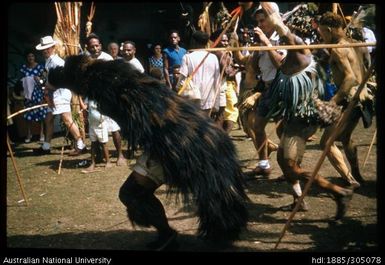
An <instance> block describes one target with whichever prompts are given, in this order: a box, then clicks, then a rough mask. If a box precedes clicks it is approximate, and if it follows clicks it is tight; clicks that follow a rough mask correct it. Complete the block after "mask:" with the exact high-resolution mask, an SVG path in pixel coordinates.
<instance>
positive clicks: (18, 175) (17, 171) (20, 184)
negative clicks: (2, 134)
mask: <svg viewBox="0 0 385 265" xmlns="http://www.w3.org/2000/svg"><path fill="white" fill-rule="evenodd" d="M7 147H8V152H9V154H10V156H11V161H12V165H13V169H14V170H15V172H16V177H17V182H18V183H19V187H20V190H21V193H22V195H23V198H24V201H25V204H26V205H27V206H28V201H27V196H25V192H24V188H23V184H22V182H21V177H20V174H19V170H18V169H17V165H16V160H15V157H14V156H13V151H12V148H11V145H10V144H9V135H8V133H7Z"/></svg>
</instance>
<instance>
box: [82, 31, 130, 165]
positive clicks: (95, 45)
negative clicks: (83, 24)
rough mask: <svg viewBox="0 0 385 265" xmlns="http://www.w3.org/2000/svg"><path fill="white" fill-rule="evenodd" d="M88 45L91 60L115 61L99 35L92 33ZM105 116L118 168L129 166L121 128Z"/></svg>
mask: <svg viewBox="0 0 385 265" xmlns="http://www.w3.org/2000/svg"><path fill="white" fill-rule="evenodd" d="M86 44H87V51H88V53H89V54H90V56H91V58H93V59H98V60H105V61H112V60H114V59H113V57H112V56H111V55H109V54H108V53H106V52H103V51H102V44H101V42H100V38H99V36H98V35H96V34H94V33H91V34H90V35H89V36H88V37H87V40H86ZM92 104H94V102H92ZM95 104H96V103H95ZM103 116H104V123H103V126H107V128H106V130H107V131H108V132H111V135H112V139H113V141H114V145H115V148H116V151H117V153H118V159H117V161H116V165H118V166H122V165H126V164H127V163H126V159H125V158H124V156H123V151H122V137H121V135H120V127H119V125H118V124H117V123H116V122H115V121H114V120H113V119H111V118H110V117H108V116H106V115H103ZM107 134H108V133H107ZM107 140H108V139H107ZM91 148H92V147H91ZM94 148H96V147H94ZM94 151H95V150H94Z"/></svg>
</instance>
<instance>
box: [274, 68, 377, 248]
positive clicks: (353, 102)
mask: <svg viewBox="0 0 385 265" xmlns="http://www.w3.org/2000/svg"><path fill="white" fill-rule="evenodd" d="M373 69H374V62H373V64H372V65H371V66H370V68H369V70H368V71H367V72H366V75H365V78H364V79H363V80H362V82H361V84H360V86H359V87H358V88H357V91H356V93H355V94H354V96H353V98H352V100H351V101H350V103H349V105H348V107H347V108H346V110H345V111H344V112H343V114H342V116H341V118H340V120H339V121H338V123H337V125H336V129H335V130H334V132H333V133H332V135H331V136H330V138H329V139H328V140H327V142H326V146H325V149H324V151H323V152H322V154H321V157H320V158H319V159H318V162H317V164H316V166H315V168H314V170H313V173H312V175H311V177H310V179H309V180H308V181H307V183H306V185H305V188H304V190H303V192H302V195H301V196H300V197H299V198H298V200H297V204H296V205H295V207H294V209H293V211H292V212H291V214H290V216H289V219H288V220H287V222H286V224H285V226H284V228H283V230H282V233H281V236H280V237H279V239H278V242H277V243H276V245H275V247H274V249H277V248H278V245H279V243H280V242H281V240H282V238H283V236H284V235H285V232H286V230H287V228H288V227H289V225H290V222H291V220H293V218H294V215H295V214H296V213H297V211H298V209H299V207H300V205H301V203H302V201H303V199H304V198H305V196H306V194H307V193H308V191H309V189H310V186H311V184H312V182H313V181H314V178H315V176H316V175H317V173H318V171H319V169H320V168H321V165H322V163H323V161H324V160H325V157H326V154H327V153H328V152H329V150H330V146H331V145H332V144H333V142H334V140H335V139H336V138H337V136H338V134H339V132H340V130H341V128H342V126H343V125H344V124H345V123H346V121H347V120H348V118H349V115H350V113H351V112H352V110H353V108H354V107H355V106H356V104H357V101H358V98H359V95H360V93H361V91H362V89H363V88H364V86H365V84H366V82H367V81H368V80H369V78H370V76H371V75H372V72H373Z"/></svg>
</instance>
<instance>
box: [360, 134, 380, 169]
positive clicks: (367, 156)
mask: <svg viewBox="0 0 385 265" xmlns="http://www.w3.org/2000/svg"><path fill="white" fill-rule="evenodd" d="M376 138H377V129H376V130H375V131H374V134H373V138H372V142H371V143H370V146H369V149H368V152H367V153H366V156H365V160H364V163H363V164H362V169H364V167H365V165H366V162H367V161H368V158H369V154H370V151H371V150H372V147H373V144H374V141H375V140H376Z"/></svg>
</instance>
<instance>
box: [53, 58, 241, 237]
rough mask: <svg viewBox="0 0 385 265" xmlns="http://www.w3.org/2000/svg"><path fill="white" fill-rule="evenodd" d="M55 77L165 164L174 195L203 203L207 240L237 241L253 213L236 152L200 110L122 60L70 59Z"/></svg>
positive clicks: (200, 206)
mask: <svg viewBox="0 0 385 265" xmlns="http://www.w3.org/2000/svg"><path fill="white" fill-rule="evenodd" d="M49 80H50V83H51V84H53V85H54V86H56V87H60V86H64V87H68V88H70V89H71V90H73V91H74V92H76V93H78V94H80V95H83V96H87V97H88V98H90V99H93V100H96V101H97V102H98V104H99V108H100V111H101V113H103V114H105V115H107V116H109V117H111V118H112V119H114V120H115V121H116V122H117V123H118V124H119V126H120V127H121V130H122V135H123V137H124V138H125V139H127V141H128V144H129V145H130V146H132V147H133V148H136V147H138V146H139V147H141V148H143V151H144V152H145V153H150V154H151V155H153V156H154V157H156V158H157V159H158V160H159V161H160V163H161V164H162V166H163V170H164V175H165V183H166V184H167V185H168V188H167V189H168V191H171V190H172V191H176V192H178V193H179V194H181V195H182V198H183V201H184V202H185V203H187V202H188V201H189V200H190V198H191V197H192V199H193V201H194V202H195V203H196V205H197V215H198V217H199V235H200V236H202V237H204V238H207V239H215V240H222V239H223V240H234V239H236V238H238V236H239V233H240V231H241V229H242V228H243V227H245V226H246V224H247V218H248V213H247V210H246V208H245V204H246V201H247V196H246V194H245V191H244V183H243V176H242V171H241V168H240V165H239V162H238V159H237V157H236V152H235V147H234V145H233V143H232V142H231V140H230V138H229V137H228V136H227V135H226V133H225V132H223V131H222V130H220V129H219V128H217V127H216V126H215V124H214V122H212V121H211V119H209V118H208V117H207V116H206V115H205V114H204V113H203V112H201V111H200V110H199V109H198V108H197V107H196V106H195V105H193V104H192V103H191V102H189V101H188V100H186V99H184V98H182V97H180V96H178V95H177V94H176V93H174V92H173V91H171V90H170V89H168V88H167V87H166V86H165V85H163V84H162V83H160V82H159V81H157V80H155V79H153V78H151V77H149V76H147V75H145V74H141V73H139V72H138V71H136V70H135V69H134V68H132V66H131V65H130V64H128V63H125V62H124V61H122V60H116V61H100V60H93V61H92V60H91V59H90V58H89V57H87V56H81V55H79V56H70V57H68V58H67V60H66V63H65V67H64V69H63V68H56V69H55V70H54V71H50V76H49Z"/></svg>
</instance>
